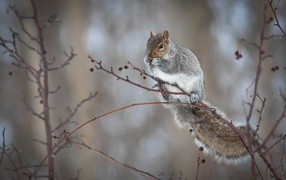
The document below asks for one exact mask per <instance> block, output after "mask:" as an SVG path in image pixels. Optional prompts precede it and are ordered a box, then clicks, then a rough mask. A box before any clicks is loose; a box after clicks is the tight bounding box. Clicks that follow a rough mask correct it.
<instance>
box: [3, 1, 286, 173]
mask: <svg viewBox="0 0 286 180" xmlns="http://www.w3.org/2000/svg"><path fill="white" fill-rule="evenodd" d="M277 3H278V1H274V5H276V4H277ZM36 4H37V6H38V13H39V19H40V22H41V23H42V24H44V23H45V22H46V20H47V19H48V18H49V17H50V16H51V15H54V14H56V15H57V17H58V20H59V21H58V22H57V23H54V24H52V25H50V26H48V27H46V30H45V32H44V38H45V45H46V49H47V55H48V57H50V58H52V57H56V64H60V63H61V62H63V61H64V59H65V55H64V52H69V51H70V48H71V47H73V49H74V52H75V53H76V54H77V56H76V57H75V58H74V60H73V61H72V63H71V64H70V65H69V66H67V67H65V68H64V69H61V70H59V71H53V72H52V73H51V74H50V81H49V82H50V88H51V89H52V90H53V89H56V88H57V87H58V86H59V85H60V86H61V88H60V90H59V91H58V92H57V93H56V94H53V95H51V96H50V102H51V106H52V108H53V110H51V116H52V117H51V120H52V126H53V127H56V126H57V124H58V123H59V119H65V118H66V117H67V116H68V114H69V112H68V111H67V108H68V107H70V108H72V109H73V108H75V106H76V105H77V104H78V103H79V102H80V101H81V100H82V99H84V98H86V97H87V96H88V95H89V93H90V92H96V91H98V95H97V96H96V97H95V98H94V99H92V100H91V101H90V102H88V103H86V104H84V105H83V106H82V107H81V109H80V110H79V111H78V113H77V115H76V116H75V117H74V118H73V120H74V121H76V122H77V123H78V124H82V123H84V122H86V121H88V120H89V119H91V118H93V117H95V116H98V115H100V114H102V113H105V112H108V111H111V110H113V109H115V108H119V107H122V106H125V105H129V104H132V103H135V102H149V101H157V94H156V93H152V92H148V91H145V90H143V89H140V88H138V87H135V86H132V85H130V84H127V83H124V82H122V81H117V80H116V78H115V77H113V76H110V75H108V74H106V73H104V72H101V71H96V70H95V71H94V72H90V71H89V68H90V67H93V64H92V63H91V62H90V60H89V59H88V55H90V56H91V57H93V58H95V59H97V60H101V61H102V64H103V66H105V67H106V68H110V67H114V69H115V72H116V73H118V74H120V75H122V76H125V75H128V76H129V78H130V79H132V80H133V81H136V82H138V83H139V84H142V85H145V86H149V87H152V86H153V85H154V81H152V80H151V79H146V80H144V79H143V78H142V77H141V76H140V75H139V74H138V73H135V72H133V71H131V70H123V71H118V68H119V67H122V66H124V65H125V64H126V63H127V61H130V62H131V63H132V64H134V65H136V66H137V67H139V68H141V69H146V68H145V65H144V62H143V58H144V55H145V46H146V43H147V39H148V38H149V35H150V30H153V31H155V32H162V31H164V30H165V29H167V30H169V33H170V38H171V39H172V40H173V41H174V42H175V43H177V44H179V45H183V46H185V47H187V48H189V49H191V50H192V51H193V52H194V53H195V54H196V55H197V57H198V58H199V59H200V61H201V64H202V67H203V70H204V72H205V76H206V88H207V90H206V91H207V100H208V101H209V102H210V103H211V104H213V105H215V106H217V107H218V108H219V109H222V110H223V111H225V112H226V114H227V115H228V117H229V118H231V119H232V120H233V121H234V122H239V123H241V124H244V123H245V119H246V118H245V112H244V110H243V102H244V101H249V100H250V97H251V95H252V91H253V84H252V82H253V80H254V77H255V73H256V68H257V63H258V52H257V50H256V49H255V48H254V47H253V46H250V45H248V44H247V43H242V45H241V52H242V56H243V57H242V58H241V59H239V60H236V59H235V55H234V52H235V51H236V50H237V47H238V43H239V40H240V39H241V38H244V39H247V40H249V41H253V42H255V43H259V39H260V32H261V27H262V22H263V9H264V6H265V4H267V1H264V0H261V1H249V0H240V1H236V0H228V1H224V0H202V1H194V0H192V1H182V0H179V1H171V0H156V1H152V0H141V1H132V0H120V1H118V0H104V1H103V0H86V1H77V0H62V1H56V0H51V1H44V0H38V1H36ZM9 5H15V7H16V8H17V9H18V11H19V13H21V14H25V15H30V14H31V6H30V1H27V0H23V1H16V0H0V17H1V18H0V35H1V36H2V37H4V38H8V39H9V38H11V33H10V31H9V27H11V28H13V29H14V30H15V31H20V29H21V28H20V26H19V22H18V21H17V19H16V17H15V16H14V15H13V13H12V12H11V11H9V10H7V7H8V6H9ZM267 15H269V17H270V15H271V12H270V11H268V12H267ZM277 15H278V18H279V20H280V23H281V26H282V28H283V29H284V30H286V2H285V1H279V6H278V11H277ZM273 23H274V22H272V23H270V25H268V26H267V27H266V32H267V34H268V35H271V34H281V32H280V31H279V29H278V28H277V27H275V26H274V25H273ZM26 27H27V29H28V30H29V31H30V32H31V33H32V34H33V33H35V27H34V25H33V24H32V23H31V22H30V21H28V20H27V21H26ZM27 41H28V42H29V40H28V39H27ZM18 48H19V50H20V51H21V54H22V55H23V56H24V57H25V58H26V59H27V60H28V61H29V62H31V63H35V65H37V63H38V60H39V59H38V57H37V56H36V55H35V53H34V52H31V51H30V50H29V49H27V48H25V47H20V46H19V47H18ZM0 51H1V52H3V51H4V49H3V48H2V47H0ZM265 52H266V53H269V54H272V55H274V57H275V61H274V60H273V59H267V60H265V61H263V64H262V75H261V79H260V81H259V87H258V88H259V89H258V93H259V94H260V96H261V97H265V98H266V99H267V101H266V107H265V110H264V112H263V117H262V122H261V127H260V130H259V134H260V136H261V137H262V138H265V137H266V136H267V134H268V133H269V132H270V130H271V127H272V126H273V125H274V123H275V122H276V120H277V119H278V118H279V116H280V115H281V112H282V109H283V105H284V104H283V101H282V100H281V96H280V92H279V88H280V89H281V91H282V92H284V93H285V92H286V70H285V67H286V59H285V57H286V40H285V38H274V39H273V40H271V41H267V42H266V43H265ZM12 61H13V59H11V58H10V57H9V56H8V55H6V54H5V55H3V54H1V55H0V83H1V85H0V100H1V102H0V130H1V132H2V130H3V128H4V127H5V128H6V131H5V138H6V144H7V145H10V144H11V143H12V144H13V145H14V146H16V147H17V148H18V149H19V150H21V152H20V154H21V157H22V160H23V163H26V164H27V163H30V164H37V163H39V162H40V161H41V160H42V159H43V157H44V156H45V155H46V148H45V146H43V145H41V144H39V143H37V142H35V141H33V139H38V140H41V141H45V133H44V132H45V131H44V129H45V128H44V123H43V121H42V120H39V119H37V118H36V117H35V116H33V115H31V112H29V110H28V109H27V107H26V106H25V104H24V102H23V99H24V98H25V99H26V100H27V101H28V102H29V103H30V104H31V106H32V107H33V108H35V109H36V110H37V111H40V110H41V108H42V107H41V104H40V102H39V99H35V98H34V96H35V95H36V94H37V89H36V86H35V85H33V84H32V83H30V82H29V81H28V80H27V77H26V75H25V71H24V70H23V69H19V68H17V67H15V66H12V65H11V62H12ZM276 65H278V66H279V70H278V71H275V72H272V71H271V68H272V67H274V66H276ZM9 71H11V72H13V75H12V76H9V75H8V72H9ZM245 107H246V109H247V106H245ZM260 107H261V103H260V102H259V101H257V104H256V108H260ZM258 117H259V114H258V113H257V112H256V111H255V113H254V115H253V118H252V120H251V123H252V125H253V126H256V124H257V121H258ZM78 124H68V125H66V126H65V127H64V129H65V130H66V131H69V132H70V131H72V130H73V129H75V128H76V127H77V126H78ZM285 129H286V123H285V121H283V122H282V123H281V124H280V126H279V127H278V129H277V130H276V131H275V134H277V135H279V134H281V133H284V134H285ZM62 132H63V129H60V130H58V131H56V132H55V135H60V134H61V133H62ZM75 136H76V138H77V140H78V141H80V142H82V141H84V142H86V143H87V144H88V145H90V146H91V147H93V148H95V149H98V150H101V151H103V152H105V153H106V154H108V155H110V156H112V157H114V158H116V159H117V160H119V161H121V162H123V163H127V164H129V165H131V166H134V167H136V168H138V169H140V170H143V171H146V172H149V173H151V174H153V175H155V176H157V177H159V178H161V179H170V178H173V179H179V178H183V179H195V176H196V170H197V159H198V157H199V156H200V157H201V158H204V159H205V160H206V163H205V164H202V165H201V167H200V176H199V177H200V179H218V178H224V179H230V178H232V179H241V178H246V177H249V175H250V163H246V164H243V165H239V166H226V165H223V164H216V163H215V162H214V161H213V160H212V159H211V158H209V157H208V156H204V155H203V154H202V153H200V152H199V150H198V147H196V145H195V144H194V143H193V141H194V138H193V137H192V136H191V135H190V133H189V131H188V129H185V128H182V129H179V128H177V127H176V124H175V122H174V121H173V116H172V114H171V112H170V111H169V110H167V109H165V108H164V107H163V106H161V105H149V106H140V107H133V108H130V109H126V110H124V111H120V112H117V113H114V114H111V115H109V116H106V117H104V118H102V119H99V120H97V121H95V122H92V123H90V124H89V125H87V126H85V127H83V128H82V129H80V130H79V131H77V133H76V134H75ZM0 139H1V140H0V142H1V145H2V141H3V139H2V136H1V138H0ZM276 140H277V139H276ZM274 141H275V139H273V142H274ZM283 147H284V145H283V143H282V142H281V143H279V145H277V146H276V148H274V149H273V152H272V155H273V159H274V162H273V165H274V166H275V167H276V166H278V165H279V163H280V160H281V156H282V154H283V153H285V152H283ZM284 155H285V154H284ZM55 159H56V173H57V176H58V177H59V179H68V178H70V177H75V176H76V172H77V170H78V169H81V168H82V171H81V173H80V176H79V177H80V179H145V177H143V176H141V175H139V174H138V173H136V172H134V171H132V170H130V169H127V168H126V167H122V166H120V165H118V164H116V163H114V162H111V161H109V160H107V159H106V158H104V157H103V156H102V155H99V154H97V153H95V152H93V151H90V150H88V149H86V148H83V147H81V146H76V145H72V146H71V147H69V148H66V149H63V150H62V151H61V152H59V153H58V154H56V156H55ZM258 159H259V158H258ZM275 160H276V161H275ZM258 163H260V160H258ZM7 167H8V168H11V165H10V164H9V161H8V160H7V159H6V160H5V161H4V163H2V164H0V179H11V178H10V177H13V176H14V175H15V174H13V172H10V171H7V170H5V169H6V168H7ZM261 167H262V168H263V165H261ZM45 168H46V167H44V168H42V171H40V174H45V173H46V172H47V171H46V169H45ZM263 173H265V168H264V169H263Z"/></svg>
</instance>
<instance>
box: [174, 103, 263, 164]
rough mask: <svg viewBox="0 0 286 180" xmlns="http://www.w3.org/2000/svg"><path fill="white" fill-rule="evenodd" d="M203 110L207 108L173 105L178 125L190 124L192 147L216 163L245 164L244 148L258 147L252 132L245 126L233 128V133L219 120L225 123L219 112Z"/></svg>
mask: <svg viewBox="0 0 286 180" xmlns="http://www.w3.org/2000/svg"><path fill="white" fill-rule="evenodd" d="M207 106H208V108H205V107H189V106H186V105H174V106H173V113H174V115H175V119H176V121H177V123H179V125H184V124H190V128H191V131H192V133H193V135H194V136H195V143H196V144H197V145H198V146H199V147H203V148H204V152H205V153H207V154H211V155H213V156H214V158H215V159H216V160H217V161H218V162H225V163H227V164H238V163H240V162H242V161H245V160H247V159H248V157H249V152H248V150H247V147H248V146H249V145H251V146H252V147H253V148H254V149H255V148H257V147H259V144H260V143H259V140H258V136H257V135H256V133H255V131H254V130H253V129H250V130H249V131H248V130H247V128H246V126H236V131H235V130H233V129H232V128H231V127H230V126H229V125H227V124H226V123H224V122H223V121H222V120H221V119H222V118H223V119H226V117H225V115H224V113H223V112H221V111H219V110H217V109H216V108H214V107H212V106H210V105H207ZM210 107H211V108H210ZM228 122H229V121H228ZM239 134H241V135H242V136H240V135H239ZM243 137H244V141H243V140H242V138H243Z"/></svg>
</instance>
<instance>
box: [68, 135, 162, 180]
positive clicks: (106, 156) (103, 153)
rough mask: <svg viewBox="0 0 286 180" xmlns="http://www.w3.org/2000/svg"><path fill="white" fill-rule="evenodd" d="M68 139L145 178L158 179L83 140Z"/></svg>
mask: <svg viewBox="0 0 286 180" xmlns="http://www.w3.org/2000/svg"><path fill="white" fill-rule="evenodd" d="M70 141H71V142H72V143H75V144H78V145H81V146H84V147H86V148H87V149H88V150H92V151H94V152H96V153H98V154H100V155H102V156H103V157H105V158H107V159H108V160H109V161H112V162H114V163H116V164H119V165H121V166H123V167H126V168H128V169H131V170H133V171H135V172H137V173H139V174H140V175H144V176H145V177H146V178H148V179H155V180H160V179H159V178H157V177H155V176H154V175H152V174H151V173H148V172H146V171H142V170H140V169H137V168H135V167H133V166H131V165H129V164H126V163H123V162H120V161H118V160H117V159H115V158H113V157H111V156H109V155H107V154H106V153H105V152H103V151H100V150H97V149H95V148H92V147H91V146H89V145H87V144H86V143H84V142H77V141H74V140H70Z"/></svg>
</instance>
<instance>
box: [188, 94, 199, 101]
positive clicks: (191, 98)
mask: <svg viewBox="0 0 286 180" xmlns="http://www.w3.org/2000/svg"><path fill="white" fill-rule="evenodd" d="M199 99H200V96H199V95H198V94H197V93H194V92H192V93H191V95H190V101H191V103H196V102H198V101H199Z"/></svg>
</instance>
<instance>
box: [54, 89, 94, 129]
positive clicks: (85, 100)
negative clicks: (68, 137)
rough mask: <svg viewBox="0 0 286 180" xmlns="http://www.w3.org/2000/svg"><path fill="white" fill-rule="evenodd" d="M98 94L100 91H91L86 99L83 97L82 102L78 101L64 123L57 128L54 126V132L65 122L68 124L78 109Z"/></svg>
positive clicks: (63, 123) (62, 124)
mask: <svg viewBox="0 0 286 180" xmlns="http://www.w3.org/2000/svg"><path fill="white" fill-rule="evenodd" d="M97 94H98V92H95V93H90V94H89V96H88V97H87V98H85V99H83V100H82V101H81V102H80V103H78V104H77V105H76V107H75V108H74V110H73V111H71V112H70V115H69V116H68V117H67V118H66V120H65V121H64V122H62V123H60V124H59V125H58V126H57V127H56V128H54V130H53V131H52V132H55V131H57V130H58V129H60V128H62V127H63V126H64V125H65V124H67V123H68V122H70V120H71V119H72V118H73V117H74V115H75V114H76V112H77V111H78V109H79V108H80V107H81V106H82V105H83V104H84V103H85V102H88V101H90V100H91V99H93V98H94V97H95V96H96V95H97Z"/></svg>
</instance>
